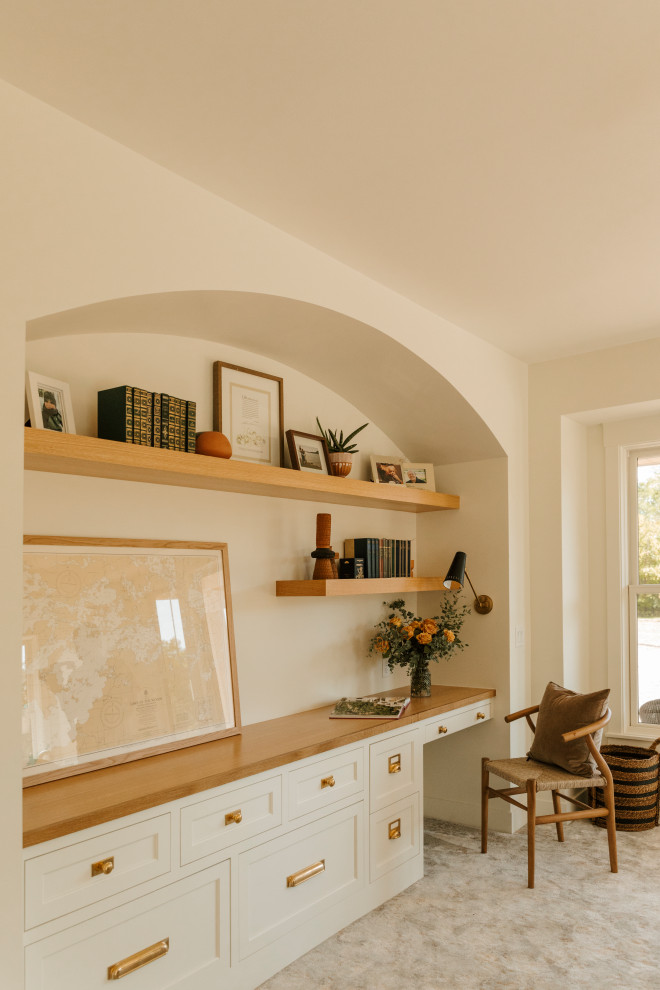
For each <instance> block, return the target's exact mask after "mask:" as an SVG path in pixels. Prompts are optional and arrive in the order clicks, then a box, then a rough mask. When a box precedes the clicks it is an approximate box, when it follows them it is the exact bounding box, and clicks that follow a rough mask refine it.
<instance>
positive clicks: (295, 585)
mask: <svg viewBox="0 0 660 990" xmlns="http://www.w3.org/2000/svg"><path fill="white" fill-rule="evenodd" d="M442 582H443V578H441V577H420V578H403V577H395V578H358V579H357V580H356V579H348V580H341V581H339V580H337V579H334V580H332V581H277V582H276V586H275V594H276V595H277V596H278V598H343V597H346V596H347V595H392V594H396V593H398V592H401V593H402V594H403V593H405V592H407V593H408V594H412V593H413V592H417V591H442V590H443V589H444V585H443V583H442Z"/></svg>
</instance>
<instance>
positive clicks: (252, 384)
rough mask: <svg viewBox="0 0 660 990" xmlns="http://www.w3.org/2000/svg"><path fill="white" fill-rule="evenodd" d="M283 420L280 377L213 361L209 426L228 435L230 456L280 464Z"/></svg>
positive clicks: (281, 461) (254, 462) (242, 459)
mask: <svg viewBox="0 0 660 990" xmlns="http://www.w3.org/2000/svg"><path fill="white" fill-rule="evenodd" d="M283 422H284V397H283V383H282V379H281V378H277V377H276V376H275V375H267V374H265V373H264V372H263V371H251V370H250V369H249V368H239V367H238V365H235V364H225V363H224V361H215V362H214V363H213V429H214V430H218V431H219V432H220V433H224V434H225V436H226V437H228V439H229V442H230V444H231V449H232V457H233V458H234V460H237V461H250V462H251V463H252V464H269V465H271V466H272V467H283V466H284V432H283V426H282V424H283Z"/></svg>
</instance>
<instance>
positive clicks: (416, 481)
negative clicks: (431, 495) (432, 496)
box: [401, 461, 435, 492]
mask: <svg viewBox="0 0 660 990" xmlns="http://www.w3.org/2000/svg"><path fill="white" fill-rule="evenodd" d="M401 470H402V472H403V483H404V485H405V486H406V488H417V489H420V488H422V489H426V491H428V492H434V491H435V471H434V469H433V465H432V464H412V463H411V462H410V461H404V462H403V464H402V465H401Z"/></svg>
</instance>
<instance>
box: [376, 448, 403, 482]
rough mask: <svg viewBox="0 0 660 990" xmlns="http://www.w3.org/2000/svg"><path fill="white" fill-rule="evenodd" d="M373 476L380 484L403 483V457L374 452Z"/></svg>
mask: <svg viewBox="0 0 660 990" xmlns="http://www.w3.org/2000/svg"><path fill="white" fill-rule="evenodd" d="M371 477H372V479H373V480H374V481H375V482H376V484H378V485H403V457H397V456H396V455H387V454H385V455H384V456H382V457H381V456H380V455H379V454H372V455H371Z"/></svg>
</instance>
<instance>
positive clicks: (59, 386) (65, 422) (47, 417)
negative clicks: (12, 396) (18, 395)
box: [26, 371, 76, 433]
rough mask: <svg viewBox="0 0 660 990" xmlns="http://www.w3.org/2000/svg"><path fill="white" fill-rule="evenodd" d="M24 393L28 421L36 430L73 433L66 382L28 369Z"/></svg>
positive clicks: (69, 392) (74, 430)
mask: <svg viewBox="0 0 660 990" xmlns="http://www.w3.org/2000/svg"><path fill="white" fill-rule="evenodd" d="M26 394H27V404H28V411H29V413H30V423H31V425H32V426H34V427H36V429H38V430H55V431H56V432H57V433H75V432H76V428H75V426H74V423H73V407H72V406H71V390H70V388H69V386H68V385H67V383H66V382H59V381H57V379H55V378H46V376H45V375H39V374H37V372H36V371H28V373H27V380H26Z"/></svg>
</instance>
